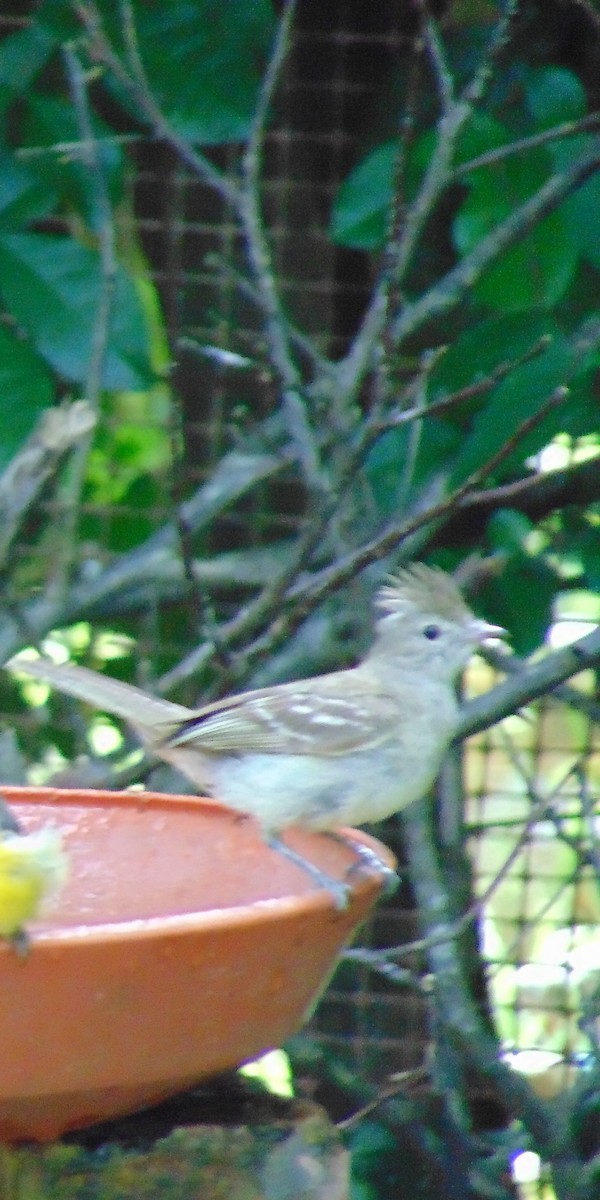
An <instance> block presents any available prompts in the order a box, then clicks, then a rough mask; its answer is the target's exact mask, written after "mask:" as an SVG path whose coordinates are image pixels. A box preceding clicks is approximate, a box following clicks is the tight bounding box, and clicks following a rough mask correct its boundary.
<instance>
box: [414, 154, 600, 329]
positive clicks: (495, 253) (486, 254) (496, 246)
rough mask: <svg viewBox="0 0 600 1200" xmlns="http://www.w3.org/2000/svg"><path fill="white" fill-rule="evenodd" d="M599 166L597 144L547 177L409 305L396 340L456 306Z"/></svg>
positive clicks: (599, 156)
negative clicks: (499, 259)
mask: <svg viewBox="0 0 600 1200" xmlns="http://www.w3.org/2000/svg"><path fill="white" fill-rule="evenodd" d="M598 167H600V149H598V147H595V148H594V149H593V150H592V151H590V153H589V154H587V155H585V156H584V157H582V158H581V159H580V160H579V161H578V162H577V163H575V164H574V165H573V166H572V167H570V168H569V169H568V170H566V171H561V172H559V173H557V174H556V175H553V176H552V177H551V178H550V179H548V180H547V181H546V183H544V184H543V185H542V187H541V188H539V190H538V191H537V192H536V193H535V195H533V196H532V197H531V199H530V200H528V201H526V203H525V204H522V205H521V207H520V208H518V209H516V210H515V212H513V213H511V214H510V216H508V217H506V219H505V220H504V221H502V222H501V223H500V224H499V225H497V226H496V228H495V229H493V230H492V231H491V232H490V233H488V234H487V235H486V236H485V237H483V238H482V239H481V241H480V242H479V243H478V244H477V246H475V248H474V249H473V250H472V251H471V253H470V254H467V255H465V257H464V258H463V259H462V260H461V261H460V262H459V263H458V264H457V265H456V266H455V267H453V269H452V270H451V271H449V272H448V273H447V275H444V277H443V278H442V279H440V280H439V282H438V283H437V284H435V285H434V287H432V288H430V290H429V291H428V292H426V293H425V294H424V295H423V296H421V297H420V298H419V299H418V300H415V301H414V302H413V303H412V304H408V305H407V306H406V308H405V309H404V311H403V312H402V313H401V314H400V316H399V317H398V318H397V320H396V321H395V322H394V325H393V328H392V335H393V337H394V339H395V341H396V343H400V342H402V341H404V340H405V339H406V338H408V337H410V336H412V334H414V333H416V331H417V330H418V329H421V328H422V326H423V325H425V324H427V323H428V322H429V321H432V320H433V319H434V318H435V317H438V316H440V315H441V314H442V313H443V312H447V311H448V309H451V308H454V307H455V305H457V304H458V303H459V302H460V301H461V300H462V299H463V297H464V295H465V294H466V292H468V291H469V290H470V289H471V288H473V287H474V286H475V284H476V283H477V282H478V280H479V279H480V278H481V276H482V275H483V273H484V271H486V270H487V268H488V267H490V266H491V265H492V263H494V262H495V261H496V260H497V258H498V257H499V255H500V254H501V253H502V252H503V251H504V250H508V249H509V247H510V246H513V245H514V244H515V243H516V242H518V241H519V240H520V239H521V238H523V237H524V236H525V235H526V234H527V233H528V232H529V230H530V229H532V228H533V226H534V225H536V224H537V223H538V222H539V221H540V220H541V219H542V217H545V216H547V215H548V213H551V212H553V211H554V209H555V208H557V207H558V205H559V204H560V203H561V202H562V201H563V200H565V199H566V198H567V196H570V195H571V193H572V192H574V191H576V189H577V188H578V187H581V185H582V184H583V183H585V181H586V179H589V178H590V176H591V175H593V174H594V172H595V171H597V169H598Z"/></svg>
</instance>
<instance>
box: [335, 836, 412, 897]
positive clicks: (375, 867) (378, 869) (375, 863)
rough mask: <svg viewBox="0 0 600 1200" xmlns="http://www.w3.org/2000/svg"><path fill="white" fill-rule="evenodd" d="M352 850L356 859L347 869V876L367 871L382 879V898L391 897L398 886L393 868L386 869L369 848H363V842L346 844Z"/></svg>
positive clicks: (386, 866)
mask: <svg viewBox="0 0 600 1200" xmlns="http://www.w3.org/2000/svg"><path fill="white" fill-rule="evenodd" d="M348 845H349V846H351V848H352V850H353V851H354V853H355V854H356V859H355V860H354V862H353V863H352V864H351V866H350V867H348V870H347V872H346V874H347V875H354V874H356V872H357V871H369V872H370V873H372V874H375V875H380V876H382V877H383V889H382V890H383V894H384V896H393V895H394V892H395V891H396V889H397V887H398V886H399V884H400V879H399V878H398V875H397V873H396V871H394V869H393V867H388V865H387V863H385V862H383V859H381V858H380V857H379V855H378V854H376V853H375V851H374V850H371V848H370V846H365V845H364V843H363V842H350V841H349V842H348Z"/></svg>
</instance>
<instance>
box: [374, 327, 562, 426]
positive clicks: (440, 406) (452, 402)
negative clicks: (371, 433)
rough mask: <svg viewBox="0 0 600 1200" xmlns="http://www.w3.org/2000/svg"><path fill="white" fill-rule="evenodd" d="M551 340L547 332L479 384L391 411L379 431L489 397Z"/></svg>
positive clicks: (538, 353)
mask: <svg viewBox="0 0 600 1200" xmlns="http://www.w3.org/2000/svg"><path fill="white" fill-rule="evenodd" d="M551 341H552V338H551V336H550V335H549V334H544V335H543V337H540V338H538V340H537V342H534V344H533V345H532V346H530V347H529V348H528V349H527V350H525V351H524V353H523V354H521V355H518V356H517V357H515V358H513V359H507V360H505V361H504V362H501V363H499V364H498V366H497V367H494V368H493V370H492V371H490V372H489V374H488V375H486V376H485V378H483V379H478V380H477V382H476V383H470V384H468V386H467V387H463V388H459V389H458V390H457V391H456V392H451V393H450V394H449V395H448V396H442V397H441V398H440V399H439V400H432V401H431V402H430V403H429V404H422V405H420V406H419V405H416V406H415V407H413V408H404V409H402V410H401V411H400V412H396V413H390V414H389V415H388V416H386V418H385V419H383V420H382V421H381V423H380V424H379V426H377V427H376V432H377V434H380V433H384V432H385V431H386V430H387V429H397V428H398V427H399V426H400V425H407V424H408V423H409V422H410V421H415V420H418V419H420V418H421V417H432V416H437V415H438V414H439V413H441V412H443V413H446V412H448V411H449V410H450V409H452V408H457V407H459V406H460V405H461V404H466V403H468V402H469V401H471V400H479V399H481V397H482V396H486V395H487V394H488V392H491V391H492V389H493V388H495V387H496V385H497V384H498V383H501V382H502V380H503V379H506V377H507V376H508V375H511V374H512V372H513V371H516V370H517V369H518V368H519V367H522V366H524V365H525V363H528V362H531V361H532V360H533V359H534V358H537V357H538V356H539V355H540V354H542V353H543V352H544V350H546V349H547V348H548V346H549V345H550V343H551Z"/></svg>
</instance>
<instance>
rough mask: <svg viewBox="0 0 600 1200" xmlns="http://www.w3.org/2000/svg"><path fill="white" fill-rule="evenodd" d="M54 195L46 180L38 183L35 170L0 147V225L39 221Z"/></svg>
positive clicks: (53, 202)
mask: <svg viewBox="0 0 600 1200" xmlns="http://www.w3.org/2000/svg"><path fill="white" fill-rule="evenodd" d="M56 200H57V194H56V192H55V190H54V189H53V188H52V186H51V185H50V184H49V183H48V182H47V183H46V184H45V185H41V184H40V180H39V178H38V177H37V175H36V173H35V172H34V171H31V170H29V168H28V167H26V166H24V165H23V163H20V162H18V161H17V159H16V158H14V156H13V155H12V154H9V153H8V151H6V150H0V224H1V225H2V227H3V228H5V227H10V226H13V227H15V226H16V227H18V228H20V227H21V226H22V224H23V222H24V221H33V220H39V218H40V217H45V216H47V215H48V213H50V212H52V210H53V208H54V207H55V204H56Z"/></svg>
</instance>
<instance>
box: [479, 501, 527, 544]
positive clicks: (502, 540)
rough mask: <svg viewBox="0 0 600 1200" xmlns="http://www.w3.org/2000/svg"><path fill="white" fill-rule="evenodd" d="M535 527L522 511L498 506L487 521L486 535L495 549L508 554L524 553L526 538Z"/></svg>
mask: <svg viewBox="0 0 600 1200" xmlns="http://www.w3.org/2000/svg"><path fill="white" fill-rule="evenodd" d="M534 528H535V526H534V525H533V523H532V522H531V521H530V520H529V518H528V517H526V516H525V515H524V514H523V513H520V512H518V511H517V509H515V508H498V509H497V510H496V512H495V513H493V514H492V516H491V517H490V519H489V521H488V528H487V532H488V537H489V540H490V543H491V545H492V546H493V547H494V549H495V550H503V551H504V552H505V553H506V552H508V553H509V554H516V553H518V554H525V553H526V552H527V539H528V537H529V535H530V533H531V532H532V530H533V529H534Z"/></svg>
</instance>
